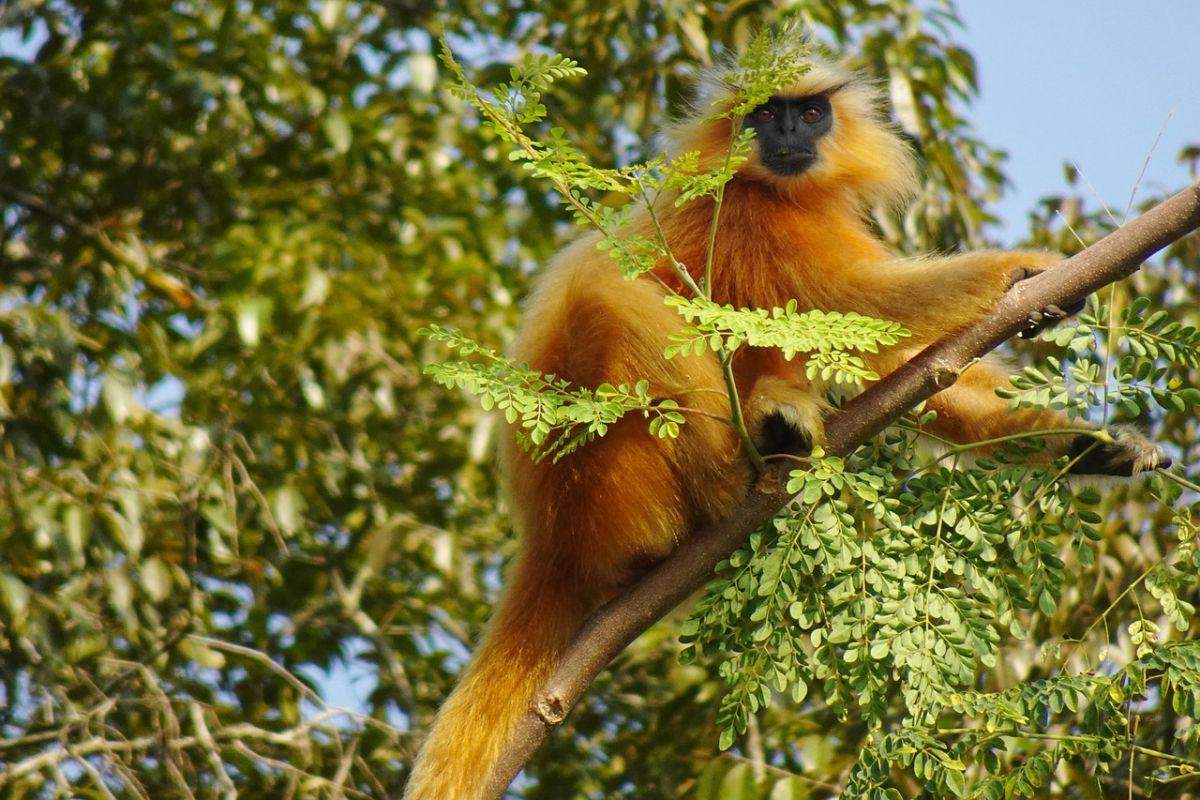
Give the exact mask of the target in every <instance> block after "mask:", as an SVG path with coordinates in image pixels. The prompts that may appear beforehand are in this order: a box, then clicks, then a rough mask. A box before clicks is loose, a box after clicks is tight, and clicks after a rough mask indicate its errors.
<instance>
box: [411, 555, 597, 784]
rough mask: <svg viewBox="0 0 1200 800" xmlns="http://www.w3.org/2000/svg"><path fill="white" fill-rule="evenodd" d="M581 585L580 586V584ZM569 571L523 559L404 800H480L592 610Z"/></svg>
mask: <svg viewBox="0 0 1200 800" xmlns="http://www.w3.org/2000/svg"><path fill="white" fill-rule="evenodd" d="M573 584H574V585H573ZM583 594H584V593H583V592H582V587H580V586H579V585H578V584H575V582H574V581H573V580H572V579H571V578H570V577H569V571H560V570H555V569H553V568H551V567H550V565H547V564H545V563H542V564H527V563H525V562H524V560H522V562H521V563H519V564H518V565H517V569H516V570H515V574H514V575H513V578H512V581H511V583H510V585H509V588H508V591H507V592H506V593H505V595H504V597H503V599H502V600H501V602H500V606H499V608H498V609H497V611H496V613H495V614H494V616H493V617H492V621H491V622H490V623H489V625H488V631H487V633H486V634H485V636H484V638H483V641H482V642H481V643H480V645H479V647H478V648H477V650H476V652H475V656H474V659H473V660H472V662H471V664H470V665H469V666H468V667H467V669H466V671H465V672H464V673H463V676H462V678H461V679H460V681H459V684H458V687H457V688H456V689H455V690H454V691H453V692H452V693H451V694H450V697H449V698H447V700H446V702H445V703H444V704H443V706H442V709H441V711H439V712H438V715H437V718H436V719H435V720H434V723H433V726H432V728H431V729H430V731H429V735H428V737H427V738H426V740H425V744H424V745H423V747H422V748H421V751H420V753H419V754H418V755H417V759H416V761H415V763H414V764H413V769H412V774H411V775H410V777H409V779H408V786H407V788H406V790H405V793H404V800H479V798H482V797H483V792H484V789H485V788H486V786H487V781H488V777H489V776H490V775H491V773H492V770H493V768H494V767H495V766H496V763H497V761H498V760H499V757H500V753H501V750H502V749H503V747H504V745H505V744H507V743H508V742H509V740H510V739H511V738H512V735H513V733H514V730H515V728H516V724H517V722H518V721H519V720H520V718H521V717H522V715H524V714H525V712H526V711H527V710H528V709H529V708H530V706H531V704H532V702H533V698H534V694H535V693H536V692H537V689H538V688H539V687H540V686H541V684H542V683H543V682H544V681H545V680H546V679H547V678H548V677H549V675H550V671H551V670H552V669H553V667H554V665H555V664H556V663H557V661H558V659H559V657H560V656H561V654H562V651H563V649H564V648H565V647H566V646H567V644H568V643H569V642H570V640H571V637H572V636H573V635H574V634H575V632H576V630H577V629H578V627H579V625H580V623H582V621H583V619H584V617H585V616H586V615H587V613H588V612H589V611H590V610H591V608H590V607H589V605H588V604H587V603H586V601H585V599H584V596H583Z"/></svg>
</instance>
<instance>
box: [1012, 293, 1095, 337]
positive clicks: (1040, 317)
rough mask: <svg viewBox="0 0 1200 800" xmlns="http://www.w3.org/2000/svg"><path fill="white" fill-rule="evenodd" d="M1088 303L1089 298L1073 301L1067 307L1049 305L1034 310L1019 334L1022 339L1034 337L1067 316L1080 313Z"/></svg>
mask: <svg viewBox="0 0 1200 800" xmlns="http://www.w3.org/2000/svg"><path fill="white" fill-rule="evenodd" d="M1086 305H1087V300H1080V301H1078V302H1075V303H1072V304H1071V305H1069V306H1067V307H1066V308H1061V307H1059V306H1056V305H1048V306H1046V307H1045V308H1043V309H1042V310H1041V311H1034V312H1033V313H1032V314H1030V315H1029V318H1028V319H1027V320H1026V327H1025V329H1024V330H1023V331H1021V333H1020V334H1019V335H1020V337H1021V338H1022V339H1032V338H1033V337H1035V336H1037V335H1038V334H1039V333H1041V332H1042V331H1044V330H1046V329H1047V328H1053V327H1054V326H1055V325H1057V324H1058V323H1060V322H1062V321H1063V320H1064V319H1066V318H1067V317H1070V316H1072V315H1074V314H1078V313H1079V312H1080V311H1082V310H1083V307H1084V306H1086Z"/></svg>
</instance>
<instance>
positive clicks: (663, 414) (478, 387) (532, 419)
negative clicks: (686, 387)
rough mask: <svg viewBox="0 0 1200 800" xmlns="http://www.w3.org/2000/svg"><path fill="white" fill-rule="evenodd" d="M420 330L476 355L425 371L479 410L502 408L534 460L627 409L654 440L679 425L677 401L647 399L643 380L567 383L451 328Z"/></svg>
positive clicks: (573, 443)
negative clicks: (643, 421)
mask: <svg viewBox="0 0 1200 800" xmlns="http://www.w3.org/2000/svg"><path fill="white" fill-rule="evenodd" d="M424 333H425V335H427V336H428V337H429V338H431V339H433V340H434V341H437V342H441V343H443V344H445V345H447V346H448V347H451V348H453V349H456V350H458V351H459V352H460V353H462V354H463V355H468V356H473V357H474V358H475V359H476V361H473V362H471V361H451V362H446V363H434V364H429V365H428V366H426V367H425V374H426V375H429V376H430V377H432V378H433V379H434V380H435V381H437V382H438V383H440V384H442V385H443V386H450V387H456V388H460V389H465V390H466V391H468V392H470V393H471V394H473V395H475V396H476V397H478V398H479V401H480V403H481V404H482V406H483V408H484V410H491V409H493V408H495V409H498V410H499V411H501V412H503V414H504V419H505V421H506V422H508V423H509V424H510V425H514V426H515V427H516V431H517V440H518V441H519V442H520V443H521V445H522V446H523V447H524V448H525V449H526V450H527V451H528V452H529V454H530V455H531V456H532V457H533V458H534V460H535V461H540V460H542V459H543V458H546V457H547V456H549V457H550V458H551V461H558V460H559V459H560V458H563V457H564V456H567V455H570V454H571V453H573V452H575V451H576V450H577V449H579V448H580V447H582V446H583V445H585V444H587V443H588V442H590V441H592V440H593V439H595V438H597V437H599V436H603V435H604V434H605V433H607V432H608V429H609V428H610V427H611V426H612V425H613V424H614V423H616V422H617V421H618V420H619V419H621V418H622V417H623V416H625V415H626V414H627V413H629V412H634V411H636V412H640V413H641V414H642V416H643V417H646V418H649V419H650V425H649V433H650V435H652V436H656V437H658V438H660V439H668V438H672V439H673V438H675V437H676V436H678V435H679V426H680V425H682V424H683V423H684V416H683V414H681V413H680V412H679V410H678V409H679V403H678V402H677V401H675V400H673V399H671V398H654V397H652V396H651V395H650V384H649V383H648V382H647V381H639V382H638V383H636V384H634V385H633V386H629V385H627V384H621V385H620V386H611V385H609V384H602V385H600V386H597V387H596V388H594V389H590V388H579V387H573V386H572V385H571V384H570V383H569V382H568V381H566V380H563V379H560V378H556V377H555V376H553V375H542V374H541V373H538V372H536V371H534V370H531V369H528V368H527V367H525V366H523V365H518V364H517V363H516V362H514V361H513V360H512V359H511V358H508V357H506V356H502V355H500V354H498V353H496V352H495V351H494V350H492V349H490V348H487V347H484V346H482V345H479V344H478V343H476V342H473V341H471V340H470V339H467V338H466V337H464V336H463V335H462V334H461V333H459V332H457V331H452V330H448V329H445V328H440V327H436V326H434V327H430V328H428V329H426V330H425V331H424Z"/></svg>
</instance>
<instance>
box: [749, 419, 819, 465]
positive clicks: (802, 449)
mask: <svg viewBox="0 0 1200 800" xmlns="http://www.w3.org/2000/svg"><path fill="white" fill-rule="evenodd" d="M755 444H757V445H758V451H759V452H760V453H762V454H763V455H778V454H787V455H792V456H806V455H808V454H810V453H811V452H812V448H813V440H812V436H811V435H810V434H809V432H808V431H806V430H804V429H803V428H801V427H799V426H798V425H796V424H795V423H794V422H792V421H790V420H789V419H788V418H787V417H785V416H784V415H783V414H782V413H781V412H779V411H772V412H771V413H770V414H767V416H766V417H764V418H763V421H762V425H761V427H759V429H758V441H757V442H755Z"/></svg>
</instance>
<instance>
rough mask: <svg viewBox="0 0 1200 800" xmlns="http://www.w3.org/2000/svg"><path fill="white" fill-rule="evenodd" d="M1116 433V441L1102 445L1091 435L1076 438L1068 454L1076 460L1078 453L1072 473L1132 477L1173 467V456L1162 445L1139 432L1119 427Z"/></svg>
mask: <svg viewBox="0 0 1200 800" xmlns="http://www.w3.org/2000/svg"><path fill="white" fill-rule="evenodd" d="M1114 436H1115V439H1116V440H1115V441H1112V442H1102V443H1099V444H1097V442H1096V440H1095V439H1093V438H1092V437H1091V436H1087V435H1080V436H1077V437H1075V441H1073V442H1072V443H1071V449H1070V451H1069V452H1068V455H1069V456H1070V457H1071V458H1072V459H1074V458H1075V457H1077V456H1078V457H1079V460H1078V461H1076V462H1075V463H1074V464H1073V465H1072V466H1071V472H1072V473H1073V474H1075V475H1112V476H1116V477H1120V478H1129V477H1132V476H1134V475H1137V474H1139V473H1142V472H1150V471H1151V470H1156V469H1166V468H1167V467H1169V466H1171V457H1170V456H1168V455H1167V454H1166V453H1165V452H1164V451H1163V449H1162V448H1161V447H1159V446H1158V445H1156V444H1154V443H1153V442H1149V441H1146V440H1145V439H1143V438H1142V437H1141V436H1140V435H1138V434H1137V433H1136V432H1133V431H1130V430H1117V431H1114ZM1089 448H1090V449H1089ZM1081 454H1082V455H1081Z"/></svg>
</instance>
